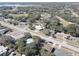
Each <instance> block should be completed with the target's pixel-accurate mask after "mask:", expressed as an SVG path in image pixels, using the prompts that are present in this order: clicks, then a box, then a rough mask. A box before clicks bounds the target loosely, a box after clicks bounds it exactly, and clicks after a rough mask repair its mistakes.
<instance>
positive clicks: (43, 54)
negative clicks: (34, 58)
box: [40, 48, 55, 56]
mask: <svg viewBox="0 0 79 59" xmlns="http://www.w3.org/2000/svg"><path fill="white" fill-rule="evenodd" d="M40 55H41V56H55V54H54V53H52V52H51V53H50V52H48V51H47V50H46V49H43V48H42V49H41V50H40Z"/></svg>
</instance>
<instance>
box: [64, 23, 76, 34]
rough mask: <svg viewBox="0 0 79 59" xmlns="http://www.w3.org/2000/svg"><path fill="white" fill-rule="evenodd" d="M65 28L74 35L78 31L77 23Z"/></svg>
mask: <svg viewBox="0 0 79 59" xmlns="http://www.w3.org/2000/svg"><path fill="white" fill-rule="evenodd" d="M65 29H66V31H67V33H70V34H71V35H74V34H75V33H76V26H75V24H70V25H68V26H67V27H66V28H65Z"/></svg>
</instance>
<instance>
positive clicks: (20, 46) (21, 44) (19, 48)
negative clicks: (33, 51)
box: [16, 39, 26, 54]
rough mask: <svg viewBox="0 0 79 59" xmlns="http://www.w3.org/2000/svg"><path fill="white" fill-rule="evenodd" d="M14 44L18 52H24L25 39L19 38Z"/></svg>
mask: <svg viewBox="0 0 79 59" xmlns="http://www.w3.org/2000/svg"><path fill="white" fill-rule="evenodd" d="M16 45H17V51H18V52H19V53H20V54H24V52H25V49H26V41H24V40H22V39H19V40H17V42H16Z"/></svg>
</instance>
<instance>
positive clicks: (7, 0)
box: [0, 0, 79, 2]
mask: <svg viewBox="0 0 79 59" xmlns="http://www.w3.org/2000/svg"><path fill="white" fill-rule="evenodd" d="M0 2H79V0H0Z"/></svg>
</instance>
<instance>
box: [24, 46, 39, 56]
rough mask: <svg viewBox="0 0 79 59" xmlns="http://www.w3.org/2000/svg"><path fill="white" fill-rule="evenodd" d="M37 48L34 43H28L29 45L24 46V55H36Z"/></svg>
mask: <svg viewBox="0 0 79 59" xmlns="http://www.w3.org/2000/svg"><path fill="white" fill-rule="evenodd" d="M37 51H38V50H37V49H36V46H35V45H32V46H31V45H29V46H26V50H25V55H27V56H35V55H37Z"/></svg>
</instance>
